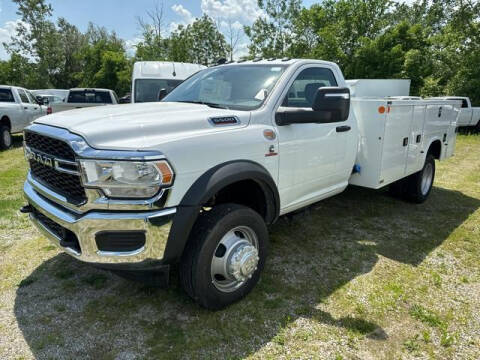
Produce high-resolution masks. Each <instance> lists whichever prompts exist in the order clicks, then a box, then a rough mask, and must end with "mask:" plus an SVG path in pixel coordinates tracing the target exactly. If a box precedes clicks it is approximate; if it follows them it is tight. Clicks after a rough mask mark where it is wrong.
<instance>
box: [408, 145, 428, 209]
mask: <svg viewBox="0 0 480 360" xmlns="http://www.w3.org/2000/svg"><path fill="white" fill-rule="evenodd" d="M434 180H435V158H434V157H433V155H431V154H428V155H427V158H426V159H425V164H424V165H423V169H422V170H420V171H419V172H417V173H415V174H413V175H410V176H409V177H408V178H407V179H406V184H405V198H406V199H407V200H408V201H411V202H414V203H417V204H421V203H423V202H424V201H425V200H427V198H428V196H429V195H430V192H431V191H432V187H433V181H434Z"/></svg>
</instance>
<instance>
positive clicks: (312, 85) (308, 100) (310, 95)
mask: <svg viewBox="0 0 480 360" xmlns="http://www.w3.org/2000/svg"><path fill="white" fill-rule="evenodd" d="M324 86H337V81H336V80H335V76H334V75H333V72H332V71H331V70H330V69H327V68H322V67H311V68H308V69H305V70H303V71H302V72H300V74H298V76H297V78H296V79H295V81H294V82H293V84H292V86H291V87H290V89H289V90H288V93H287V96H286V97H285V99H284V100H283V103H282V106H286V107H304V108H308V107H312V104H313V100H314V98H315V94H316V92H317V90H318V88H320V87H324Z"/></svg>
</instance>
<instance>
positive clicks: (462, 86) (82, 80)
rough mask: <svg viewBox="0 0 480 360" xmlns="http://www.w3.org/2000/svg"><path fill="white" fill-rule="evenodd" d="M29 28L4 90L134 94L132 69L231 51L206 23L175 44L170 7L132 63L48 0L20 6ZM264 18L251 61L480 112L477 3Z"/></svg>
mask: <svg viewBox="0 0 480 360" xmlns="http://www.w3.org/2000/svg"><path fill="white" fill-rule="evenodd" d="M13 1H14V3H15V4H17V6H18V14H19V15H20V16H21V19H22V21H23V22H22V23H20V25H19V26H18V28H17V33H16V35H15V36H14V37H13V38H12V41H11V42H10V43H9V44H8V45H6V48H7V51H8V52H9V53H10V59H9V60H8V61H0V82H1V83H4V84H12V85H13V84H14V85H21V86H25V87H28V88H47V87H55V88H67V89H68V88H72V87H76V86H82V87H106V88H110V89H113V90H115V91H116V92H117V93H118V94H119V95H123V94H124V93H125V92H128V90H129V88H130V81H131V79H130V78H131V69H132V65H133V61H134V60H135V61H147V60H156V61H182V62H193V63H201V64H204V65H210V64H212V63H215V62H216V61H217V60H218V59H219V58H222V57H227V55H228V53H229V51H230V48H229V45H228V44H227V42H226V41H225V37H224V36H223V34H222V33H221V32H220V31H219V29H218V27H217V25H216V23H215V22H214V21H213V20H212V19H211V18H210V17H208V16H206V15H204V16H202V17H201V18H198V19H196V20H195V21H194V22H193V23H192V24H189V25H187V26H183V25H180V26H179V27H178V28H177V29H176V30H174V31H173V32H172V33H171V34H170V35H169V36H166V35H165V31H163V30H164V29H163V27H164V26H163V6H160V5H157V7H156V8H155V9H154V10H153V11H150V12H149V11H147V16H148V19H149V20H150V22H144V21H143V20H141V19H139V25H140V27H141V29H142V40H141V41H140V42H139V43H138V44H137V45H136V53H135V56H134V58H133V59H132V58H131V57H129V56H128V55H127V51H126V47H125V44H124V42H123V40H121V39H119V38H118V37H117V36H116V34H115V33H109V32H108V31H107V30H106V29H104V28H101V27H98V26H94V25H92V24H91V25H90V26H89V28H88V30H87V31H86V32H85V33H82V32H80V31H79V30H78V28H77V27H76V26H74V25H72V24H70V23H68V22H67V21H66V20H65V19H63V18H59V19H58V20H56V22H54V21H53V19H52V13H53V9H52V7H51V5H49V4H48V3H47V2H46V0H13ZM258 5H259V6H260V8H261V9H263V11H264V13H265V16H262V17H260V18H258V19H257V20H256V21H255V22H254V23H253V24H252V25H251V26H246V27H245V28H244V31H245V34H246V35H247V37H248V38H249V39H250V45H249V57H250V58H253V57H257V56H261V57H265V58H271V57H277V58H280V57H284V56H289V57H296V58H314V59H323V60H328V61H333V62H336V63H338V64H339V66H340V68H341V69H342V71H343V72H344V75H345V77H346V78H408V79H411V80H412V83H411V94H412V95H421V96H438V95H459V96H469V97H470V98H471V99H472V103H473V104H474V105H475V104H476V105H480V15H479V14H480V2H478V1H476V2H475V1H473V2H470V1H462V0H436V1H424V0H416V1H414V2H402V3H399V2H396V1H392V0H369V1H364V0H325V1H322V2H318V3H315V4H314V5H312V6H311V7H309V8H305V7H302V5H301V0H259V1H258Z"/></svg>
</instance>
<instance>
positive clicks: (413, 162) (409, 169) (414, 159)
mask: <svg viewBox="0 0 480 360" xmlns="http://www.w3.org/2000/svg"><path fill="white" fill-rule="evenodd" d="M425 109H426V106H425V105H417V106H414V107H413V116H412V122H411V126H410V137H409V140H408V155H407V166H406V171H405V175H410V174H413V173H415V172H417V171H420V170H421V169H422V167H423V163H422V157H421V156H420V155H421V154H420V151H422V148H423V138H424V135H423V125H424V123H425Z"/></svg>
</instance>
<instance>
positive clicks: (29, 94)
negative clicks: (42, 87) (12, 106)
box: [25, 91, 37, 104]
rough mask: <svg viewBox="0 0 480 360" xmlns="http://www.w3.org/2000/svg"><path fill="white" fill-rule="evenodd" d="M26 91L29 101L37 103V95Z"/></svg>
mask: <svg viewBox="0 0 480 360" xmlns="http://www.w3.org/2000/svg"><path fill="white" fill-rule="evenodd" d="M25 93H26V94H27V97H28V101H29V102H30V103H32V104H36V103H37V99H35V97H34V96H33V95H32V94H31V93H30V92H28V91H25Z"/></svg>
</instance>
